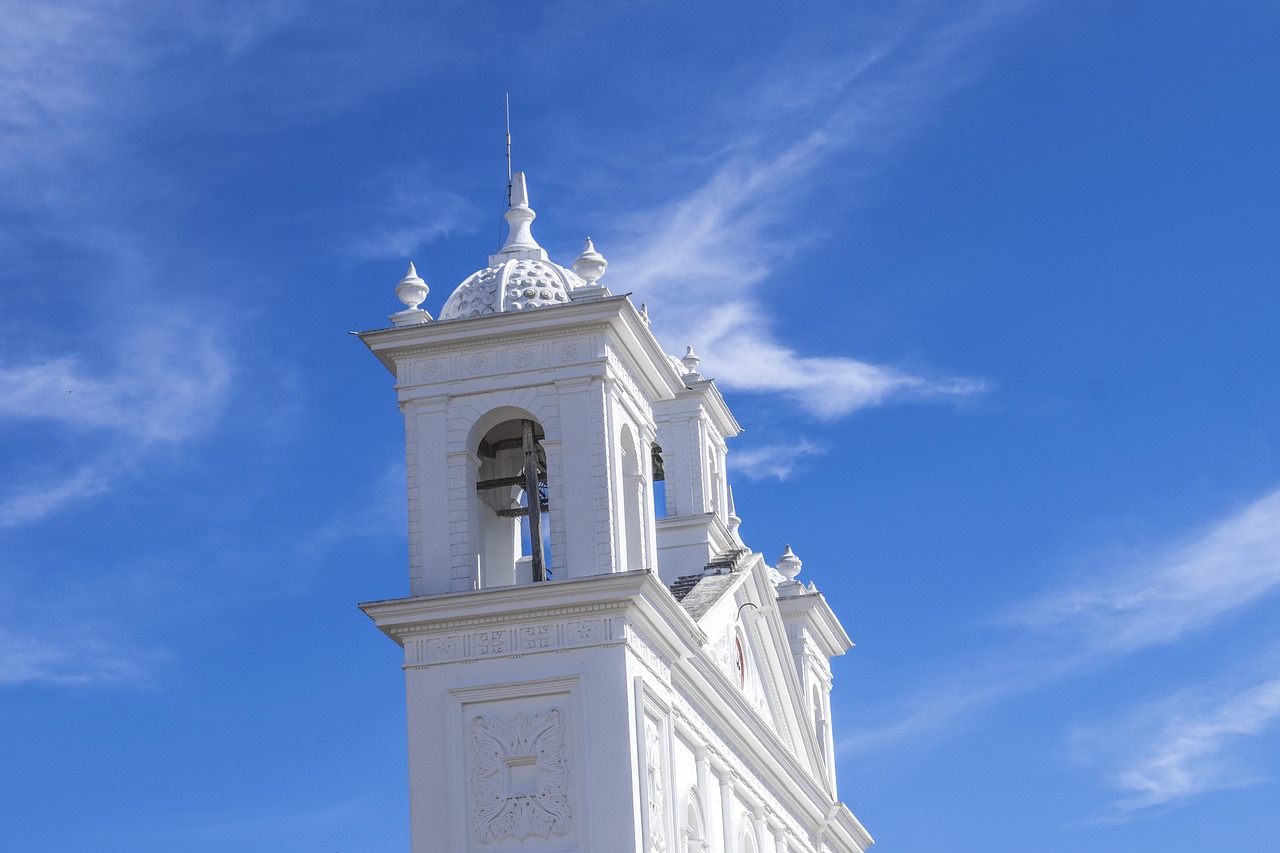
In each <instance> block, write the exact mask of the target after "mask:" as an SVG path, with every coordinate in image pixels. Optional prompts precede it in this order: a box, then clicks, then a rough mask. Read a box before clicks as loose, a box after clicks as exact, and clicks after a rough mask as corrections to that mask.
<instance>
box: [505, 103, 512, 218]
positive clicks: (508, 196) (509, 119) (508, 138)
mask: <svg viewBox="0 0 1280 853" xmlns="http://www.w3.org/2000/svg"><path fill="white" fill-rule="evenodd" d="M506 96H507V207H510V206H511V93H510V92H507V93H506Z"/></svg>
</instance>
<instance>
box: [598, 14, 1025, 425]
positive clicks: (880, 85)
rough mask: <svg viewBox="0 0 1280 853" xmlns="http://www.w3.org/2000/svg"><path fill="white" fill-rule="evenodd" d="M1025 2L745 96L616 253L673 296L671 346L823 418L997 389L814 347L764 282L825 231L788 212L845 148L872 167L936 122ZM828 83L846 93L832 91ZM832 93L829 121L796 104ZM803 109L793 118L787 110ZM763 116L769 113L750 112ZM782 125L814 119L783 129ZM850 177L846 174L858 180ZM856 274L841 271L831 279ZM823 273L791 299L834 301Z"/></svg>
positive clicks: (647, 294)
mask: <svg viewBox="0 0 1280 853" xmlns="http://www.w3.org/2000/svg"><path fill="white" fill-rule="evenodd" d="M1022 5H1024V4H1019V3H989V4H984V5H982V6H980V7H978V8H977V9H976V10H975V11H972V12H970V13H969V14H968V15H966V16H965V17H962V18H958V19H953V20H948V21H942V22H927V23H921V24H920V25H919V26H920V27H922V28H923V31H920V32H915V33H913V34H912V38H910V39H907V38H905V37H904V34H903V32H900V31H896V32H894V33H890V34H888V35H886V36H884V38H883V40H882V41H881V42H880V43H878V44H875V45H872V46H870V47H868V48H866V49H865V50H863V51H860V52H859V53H858V55H857V56H856V57H855V58H854V59H853V60H845V61H842V62H840V63H837V64H834V65H831V66H828V67H825V68H818V69H805V70H804V72H803V73H802V74H800V75H797V76H795V77H793V78H790V79H788V80H787V81H785V82H779V81H777V80H773V81H769V82H767V83H762V85H761V87H760V89H759V91H758V94H757V103H753V104H748V105H743V104H739V105H737V106H738V108H739V113H738V114H737V115H735V120H734V121H733V122H732V123H731V124H732V126H733V128H734V130H735V132H736V133H738V134H739V139H738V140H737V141H736V142H735V149H734V153H732V154H730V155H729V156H728V157H727V158H725V160H724V161H723V165H722V166H721V167H720V168H718V169H717V170H716V171H715V172H714V173H713V174H712V175H711V176H710V177H709V178H708V179H707V180H705V181H704V182H703V183H702V184H701V185H700V186H698V187H697V188H696V189H695V190H694V191H693V192H691V193H689V194H688V195H686V196H684V197H682V198H678V199H675V200H673V201H670V202H668V203H666V204H663V205H661V206H659V207H658V208H657V209H653V210H644V211H641V212H640V213H638V214H637V215H636V216H635V217H634V218H633V219H632V220H631V231H632V234H631V236H630V238H629V242H628V248H627V249H626V250H625V251H624V252H622V253H620V254H619V255H618V257H617V258H616V259H611V261H613V263H614V269H613V271H612V272H611V275H612V277H613V280H614V281H617V282H622V281H625V282H626V285H627V287H628V288H629V289H634V290H635V291H637V293H638V295H640V296H641V297H643V298H645V299H649V300H652V301H653V302H654V303H655V304H656V305H658V306H659V308H660V310H661V312H662V324H661V326H660V327H659V329H660V334H662V335H663V339H664V344H665V345H666V346H667V347H668V349H671V350H673V351H678V350H679V349H680V348H681V347H682V346H683V344H685V343H693V344H695V346H696V348H697V349H698V351H699V353H700V354H702V356H703V358H704V366H705V368H706V369H707V371H708V374H709V375H714V376H715V377H716V379H717V380H718V381H720V382H721V383H722V384H723V385H725V386H726V387H728V388H734V389H739V390H743V391H757V392H770V393H777V394H781V395H783V396H786V397H790V398H791V399H793V400H794V401H795V402H796V403H798V404H799V405H800V406H801V407H802V408H803V409H805V410H806V411H808V412H810V413H811V414H814V415H817V416H819V417H823V418H831V417H837V416H840V415H845V414H849V413H850V412H854V411H857V410H859V409H862V408H866V407H869V406H877V405H881V404H884V403H886V402H889V401H892V400H902V399H947V398H950V399H956V398H964V397H968V396H972V395H975V394H980V393H982V392H983V391H984V390H986V387H987V386H986V383H985V382H984V381H982V380H980V379H974V378H967V377H954V376H945V375H936V376H930V375H922V374H919V373H913V372H909V371H906V370H902V369H899V368H895V367H892V366H887V365H880V364H874V363H871V362H868V361H865V360H861V359H857V358H853V357H851V356H847V355H842V354H829V355H813V354H806V353H801V352H799V351H797V349H796V348H795V347H793V346H791V345H788V344H787V343H784V342H783V341H782V340H781V339H780V335H785V331H784V330H779V329H776V328H774V325H773V323H772V322H771V317H770V312H769V311H768V310H767V307H766V306H765V303H764V301H763V298H762V296H761V294H760V292H759V290H760V285H761V284H762V282H765V281H766V280H768V279H770V278H771V277H772V276H774V275H776V274H777V273H778V272H779V270H780V266H781V263H782V262H783V261H785V260H786V259H787V258H788V257H790V256H791V255H792V254H793V253H794V252H795V251H796V250H797V248H798V247H800V246H803V245H805V243H807V242H809V241H812V240H813V239H814V235H808V234H802V233H796V232H794V230H792V228H789V227H788V225H787V223H788V221H789V220H792V219H793V218H794V212H795V207H796V205H798V204H800V203H801V202H802V201H803V199H805V198H806V197H807V196H809V195H810V194H811V193H812V192H813V191H814V189H815V188H816V186H817V185H818V183H819V181H820V180H822V176H823V175H829V174H830V173H831V170H832V169H833V168H834V167H835V166H836V165H837V163H836V161H837V159H839V160H840V161H850V160H854V161H861V162H862V163H863V164H864V165H863V166H862V167H861V168H862V172H863V173H864V174H867V173H869V172H870V168H869V166H868V165H867V163H868V161H870V160H871V159H873V156H877V155H881V154H883V153H884V151H885V150H886V149H887V148H888V147H889V146H888V144H887V143H888V142H889V141H891V140H896V139H899V138H901V136H902V134H904V133H907V132H910V131H912V130H915V129H918V128H919V127H921V126H922V125H924V124H925V123H927V120H928V116H929V114H930V110H931V108H932V106H933V105H934V104H935V103H936V102H937V101H938V100H939V99H940V98H941V97H943V96H944V95H945V94H946V93H947V92H949V91H951V90H953V89H954V88H956V87H957V86H958V85H962V84H963V83H964V82H965V81H967V80H968V79H970V78H971V76H972V74H973V73H975V72H974V70H973V69H974V68H976V67H977V66H978V65H979V63H978V62H977V61H976V60H975V58H974V53H975V48H976V47H977V45H978V44H979V43H981V41H982V39H983V37H984V36H985V35H987V34H988V33H989V32H990V31H991V30H992V29H993V28H995V27H996V26H997V25H998V24H999V23H1001V22H1003V21H1004V20H1005V19H1006V18H1007V17H1009V14H1010V13H1011V12H1012V11H1016V10H1017V9H1019V8H1021V6H1022ZM814 80H818V81H821V85H820V86H815V84H814V82H813V81H814ZM815 89H819V90H827V91H834V92H835V95H834V96H828V97H826V98H818V97H816V96H814V95H813V94H812V93H813V92H814V91H815ZM797 93H800V94H797ZM822 101H825V102H826V104H827V105H828V106H827V108H826V111H825V114H824V115H823V116H822V117H821V118H819V119H818V120H816V121H814V120H813V119H814V116H813V115H812V114H811V113H810V114H806V115H804V116H801V115H799V114H797V113H795V112H794V111H795V110H796V109H797V108H800V107H803V108H805V109H806V110H809V111H813V110H814V109H820V108H821V102H822ZM744 106H747V107H750V108H749V109H743V107H744ZM789 111H791V114H790V115H788V116H787V120H784V121H779V120H778V119H779V114H780V113H784V114H785V113H788V112H789ZM752 115H758V116H760V118H761V122H762V123H761V124H757V125H755V126H752V125H751V123H750V119H745V120H742V116H752ZM744 125H745V126H744ZM779 126H782V127H795V128H812V129H809V130H806V131H805V132H803V133H802V134H800V135H798V136H795V137H792V138H785V137H783V138H780V137H779V136H778V135H777V132H776V128H777V127H779ZM842 177H843V178H846V179H847V178H848V177H849V176H847V175H845V176H842ZM850 183H851V182H850V181H848V180H844V181H843V182H842V186H844V187H846V191H847V187H848V186H850ZM853 183H855V184H856V182H853ZM822 236H823V237H825V238H827V239H831V238H832V235H822ZM855 274H856V272H855V270H853V269H841V270H838V271H832V272H831V274H830V275H831V281H830V282H829V284H830V285H831V286H837V285H838V284H839V283H840V281H841V280H842V279H845V278H848V277H849V276H852V275H855ZM820 284H821V283H813V282H809V283H806V284H805V286H804V287H803V288H801V289H798V290H797V292H796V294H795V295H794V296H788V297H786V298H788V299H802V300H808V301H809V302H810V303H811V307H812V310H814V311H821V310H823V301H824V297H825V294H823V293H822V292H821V289H820ZM778 298H781V297H778Z"/></svg>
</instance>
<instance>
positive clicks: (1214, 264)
mask: <svg viewBox="0 0 1280 853" xmlns="http://www.w3.org/2000/svg"><path fill="white" fill-rule="evenodd" d="M2 5H3V8H0V20H3V21H4V23H3V25H2V26H0V257H2V258H3V263H2V264H0V331H2V332H3V334H0V731H2V732H3V733H4V736H3V737H2V738H0V799H3V801H4V802H5V804H6V805H5V808H4V809H3V810H2V811H0V839H3V844H0V846H3V847H4V848H5V849H7V850H15V851H27V850H31V851H35V850H40V851H50V852H52V851H81V850H85V849H107V850H115V849H119V850H125V849H127V850H131V851H170V850H174V849H183V850H187V851H227V850H235V851H272V853H280V851H312V850H317V851H329V850H341V851H344V853H345V851H383V850H397V849H400V850H403V849H407V843H408V842H407V839H408V821H407V804H406V799H407V796H406V781H405V757H404V719H403V717H404V714H403V704H402V703H403V681H402V675H401V673H400V671H399V669H398V667H397V654H396V650H395V649H394V647H393V646H392V644H391V643H389V642H388V641H387V640H386V639H385V638H384V637H383V636H382V635H380V634H379V633H378V632H377V631H376V630H375V629H374V628H373V627H372V625H371V624H370V623H369V622H368V620H367V619H366V618H365V617H364V616H363V615H362V614H361V613H359V611H358V610H356V608H355V603H356V602H357V601H363V600H372V599H380V598H388V597H394V596H397V595H401V594H404V592H405V591H406V589H407V564H406V546H405V537H404V509H403V483H402V477H403V459H402V434H401V431H402V424H401V422H400V419H399V415H398V413H397V412H396V409H395V406H394V400H393V395H392V392H391V390H390V377H389V376H388V375H387V374H386V373H385V371H384V369H383V368H382V367H381V366H380V365H379V364H378V363H377V362H376V360H375V359H374V358H373V357H372V356H370V355H369V354H368V353H367V352H366V351H365V350H364V348H363V347H362V346H361V345H360V344H359V342H358V341H356V340H354V339H353V338H350V337H349V336H348V335H347V334H346V332H347V331H349V330H352V329H367V328H373V327H377V326H380V325H384V324H385V317H386V315H387V314H388V313H390V312H392V311H394V310H396V309H397V308H398V303H397V302H396V301H395V298H394V294H393V291H392V288H393V287H394V285H395V283H396V281H397V280H398V279H399V277H400V276H401V275H402V274H403V272H404V266H405V262H406V261H407V260H409V259H412V260H413V261H415V263H416V264H417V268H418V270H419V272H420V273H421V274H422V275H423V277H424V278H425V279H426V280H427V282H428V284H429V285H430V286H431V288H432V292H431V295H430V296H429V297H428V300H427V303H426V307H427V308H429V309H431V310H433V311H438V309H439V306H440V305H441V304H442V303H443V301H444V299H445V298H446V297H447V296H448V294H449V293H450V292H451V290H452V288H453V287H454V286H455V285H456V284H457V283H458V282H460V281H462V280H463V278H465V277H466V276H467V275H468V274H469V273H470V272H472V271H473V270H475V269H477V268H479V267H480V266H482V265H483V264H484V262H485V258H486V256H487V254H488V253H489V252H491V251H493V250H494V249H495V248H496V243H497V240H498V225H499V213H500V205H501V201H502V197H503V183H504V180H505V168H506V167H505V163H504V160H503V146H502V132H503V126H502V96H503V92H505V91H510V92H511V97H512V120H513V123H514V131H515V165H516V168H518V169H524V170H526V171H527V172H528V174H529V184H530V194H531V198H532V204H533V207H534V208H535V209H536V210H537V211H538V213H539V218H538V221H537V223H535V226H534V228H535V233H536V234H537V236H538V238H539V240H540V242H541V243H542V244H543V245H544V246H545V247H546V248H547V249H548V250H549V251H550V252H551V254H552V256H553V258H555V259H557V260H559V261H560V262H561V263H567V262H569V261H570V260H571V259H572V257H573V256H574V255H575V254H576V253H577V252H578V251H579V250H580V248H581V243H582V240H583V238H584V237H585V236H586V235H587V234H590V235H591V236H592V237H593V238H594V239H595V243H596V246H597V248H598V249H599V250H600V251H601V252H602V253H603V254H604V255H605V256H606V257H607V258H608V259H609V260H610V262H611V266H610V269H609V272H608V274H607V276H606V277H605V279H604V283H606V284H608V285H609V286H610V287H611V288H612V289H613V290H614V292H628V291H631V292H634V294H635V298H636V299H637V301H645V302H647V303H648V305H649V310H650V313H651V315H652V316H653V319H654V326H653V328H654V330H655V332H656V333H657V334H658V335H659V337H660V339H661V340H662V341H663V343H664V345H665V346H666V347H667V348H668V349H669V350H671V351H676V352H683V347H684V346H685V345H686V344H693V345H694V346H695V348H696V349H697V350H698V352H699V354H700V355H701V356H702V357H703V362H702V372H703V373H704V374H706V375H709V376H714V377H716V378H717V380H718V382H719V384H720V386H721V388H722V389H723V390H724V392H725V394H726V397H727V398H728V400H729V402H730V405H731V406H733V408H734V411H735V413H736V414H737V416H738V418H739V420H740V421H741V422H742V423H743V424H744V425H745V426H746V427H747V431H746V432H745V433H744V434H743V435H742V436H741V437H740V438H739V439H737V440H736V442H735V443H734V445H733V451H732V456H731V462H730V465H731V473H730V476H731V480H732V482H733V484H734V489H735V495H736V499H737V506H738V510H739V514H740V515H741V516H742V517H743V518H744V524H743V527H742V533H743V536H744V538H745V539H746V541H747V543H748V544H749V545H751V546H752V547H753V548H755V549H757V550H760V551H763V552H764V553H765V555H766V556H767V557H768V558H769V559H770V560H776V559H777V557H778V556H779V555H780V553H781V551H782V548H783V545H784V544H785V543H788V542H790V543H791V544H792V545H793V546H794V548H795V550H796V552H797V553H798V554H799V555H800V556H801V558H803V559H804V561H805V567H804V571H803V572H802V574H801V576H800V577H801V579H804V580H811V581H814V582H815V583H816V584H817V585H818V586H819V587H820V588H821V589H822V590H823V591H824V592H825V593H826V595H827V597H828V600H829V601H830V602H831V604H832V605H833V607H834V608H835V610H836V612H837V613H838V614H840V615H841V617H842V619H843V621H844V623H845V626H846V628H847V629H848V631H849V633H850V635H851V636H852V637H853V639H854V640H855V642H856V643H857V644H858V645H857V647H856V648H855V649H854V650H853V651H852V652H851V653H850V654H849V655H847V656H846V657H844V658H842V659H840V660H839V661H837V663H836V674H837V687H836V710H835V717H836V719H835V724H836V735H837V740H838V742H839V745H838V750H839V761H840V778H841V793H842V799H844V800H845V801H846V802H848V803H849V805H850V806H851V808H852V809H853V811H854V812H855V814H857V815H858V816H859V817H860V818H861V819H862V820H863V822H864V823H865V824H866V825H867V827H868V829H869V830H870V831H871V832H872V834H873V835H874V836H876V838H877V840H878V842H879V844H878V847H877V849H879V850H883V851H886V853H907V851H910V853H929V851H943V850H957V849H959V850H972V849H982V850H990V851H1000V853H1003V851H1010V853H1012V851H1025V850H1036V851H1040V853H1054V851H1067V850H1071V851H1075V850H1079V849H1088V850H1091V851H1095V852H1096V853H1110V851H1117V853H1119V851H1124V853H1130V851H1134V850H1155V849H1162V850H1192V849H1206V848H1210V847H1212V848H1213V849H1223V850H1232V851H1271V850H1275V849H1277V848H1278V847H1280V819H1278V818H1277V816H1276V809H1275V803H1276V802H1278V801H1280V785H1278V784H1277V778H1276V777H1277V772H1280V770H1278V768H1280V620H1278V619H1277V618H1276V616H1277V607H1276V603H1277V597H1278V594H1280V455H1278V454H1280V383H1277V380H1276V375H1277V365H1280V335H1277V334H1276V326H1277V317H1280V296H1278V295H1277V289H1278V288H1277V284H1278V283H1280V257H1278V254H1280V253H1278V250H1277V245H1280V243H1278V241H1277V239H1276V234H1277V230H1278V227H1280V159H1278V158H1277V157H1276V154H1275V152H1276V151H1277V150H1280V110H1278V108H1277V99H1276V87H1277V82H1278V81H1280V53H1277V51H1276V49H1275V45H1276V44H1277V43H1280V5H1277V4H1276V3H1275V2H1272V0H1224V2H1219V3H1203V2H1201V3H1195V2H1166V3H1159V4H1137V3H1116V2H1113V3H1105V2H1098V1H1097V0H1079V1H1078V2H1066V0H1059V1H1058V2H1047V1H1046V2H1033V0H1021V1H1019V0H1006V2H972V3H941V2H916V3H907V2H899V3H889V2H839V3H814V4H809V3H805V4H796V5H795V6H793V7H785V8H784V6H783V4H750V3H748V4H742V3H736V4H722V3H700V4H686V3H659V2H652V3H629V4H609V3H592V4H587V3H568V2H561V3H550V2H549V3H538V4H534V3H435V4H410V3H403V4H388V3H380V2H363V3H328V4H326V3H301V2H287V0H281V2H263V3H254V4H236V3H214V2H188V3H181V2H165V3H160V2H154V3H153V2H134V3H128V4H112V3H74V2H68V3H58V2H46V3H40V4H31V3H23V2H16V0H8V2H4V3H3V4H2Z"/></svg>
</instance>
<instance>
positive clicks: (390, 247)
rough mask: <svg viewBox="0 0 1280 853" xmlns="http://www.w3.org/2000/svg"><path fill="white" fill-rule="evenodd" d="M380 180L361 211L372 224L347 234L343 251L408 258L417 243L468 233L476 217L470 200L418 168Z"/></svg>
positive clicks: (420, 244)
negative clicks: (372, 203) (372, 206)
mask: <svg viewBox="0 0 1280 853" xmlns="http://www.w3.org/2000/svg"><path fill="white" fill-rule="evenodd" d="M383 183H384V188H383V191H382V192H380V193H378V196H377V197H378V202H379V203H378V208H377V210H376V211H371V212H370V213H369V215H368V216H366V217H364V218H365V220H367V221H372V222H374V223H377V224H375V225H373V226H372V227H371V228H370V227H366V228H365V230H362V231H361V232H359V233H357V234H355V235H353V236H352V237H350V238H349V240H348V244H347V247H346V248H347V251H348V252H349V253H350V254H352V255H354V256H356V257H362V258H397V259H404V260H414V254H415V253H416V252H418V251H419V250H420V249H422V247H424V246H426V245H428V244H430V243H432V242H434V241H436V240H438V239H440V238H442V237H449V236H452V235H456V234H463V233H470V232H471V231H474V230H475V228H476V226H477V224H478V223H479V222H480V220H481V216H480V210H479V208H478V207H477V206H476V205H475V204H474V203H473V202H471V201H468V200H467V199H465V198H463V197H462V196H460V195H458V194H457V193H454V192H449V191H447V190H443V189H440V188H439V187H436V186H434V185H433V184H432V182H431V180H430V178H429V177H428V176H427V175H425V174H424V173H423V170H409V171H407V172H396V173H394V174H392V175H388V176H386V177H385V178H384V179H383ZM495 210H496V208H495ZM418 262H419V263H421V262H422V259H421V258H418ZM429 284H430V282H429ZM451 284H452V283H451Z"/></svg>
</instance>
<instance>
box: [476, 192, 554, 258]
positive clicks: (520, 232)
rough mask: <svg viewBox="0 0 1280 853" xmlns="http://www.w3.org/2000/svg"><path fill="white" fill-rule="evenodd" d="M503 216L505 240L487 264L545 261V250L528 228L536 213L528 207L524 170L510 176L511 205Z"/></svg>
mask: <svg viewBox="0 0 1280 853" xmlns="http://www.w3.org/2000/svg"><path fill="white" fill-rule="evenodd" d="M504 216H505V218H506V220H507V226H508V227H509V229H510V230H509V232H508V233H507V242H505V243H503V244H502V248H501V249H499V250H498V251H497V253H496V254H493V255H490V256H489V265H490V266H496V265H497V264H500V263H502V262H503V261H506V260H511V259H516V260H538V261H545V260H546V259H547V250H546V249H544V248H542V247H541V246H539V245H538V241H537V240H535V239H533V232H532V231H530V230H529V223H531V222H533V220H534V219H535V218H537V214H536V213H534V212H533V208H531V207H529V187H528V185H527V184H526V183H525V177H524V172H516V173H515V174H514V175H512V176H511V207H510V208H509V209H508V210H507V212H506V213H505V214H504Z"/></svg>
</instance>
